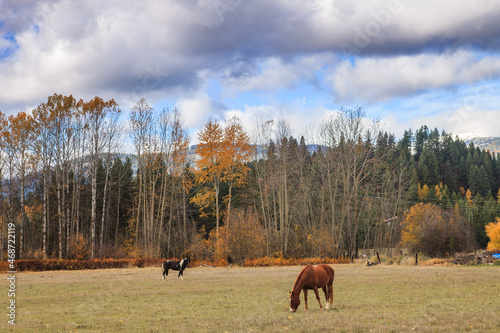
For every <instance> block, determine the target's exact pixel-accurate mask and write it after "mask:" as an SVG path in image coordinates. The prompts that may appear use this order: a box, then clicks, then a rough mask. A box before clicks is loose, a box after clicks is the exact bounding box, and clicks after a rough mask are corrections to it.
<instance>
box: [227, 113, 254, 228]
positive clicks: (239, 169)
mask: <svg viewBox="0 0 500 333" xmlns="http://www.w3.org/2000/svg"><path fill="white" fill-rule="evenodd" d="M221 148H222V156H221V161H222V164H223V167H224V169H223V181H224V182H225V183H227V184H228V186H229V193H228V195H227V214H226V216H227V224H228V225H227V226H226V227H227V228H229V218H230V215H231V200H232V196H233V187H239V186H242V185H244V184H245V183H246V178H247V174H248V172H249V170H250V168H249V167H248V166H247V165H246V162H249V161H250V159H251V158H252V156H253V148H252V146H251V145H250V138H249V137H248V134H247V133H246V131H245V130H244V128H243V125H242V124H241V122H240V119H239V118H237V117H232V118H231V119H229V121H228V122H227V124H226V126H225V128H224V140H223V143H222V147H221Z"/></svg>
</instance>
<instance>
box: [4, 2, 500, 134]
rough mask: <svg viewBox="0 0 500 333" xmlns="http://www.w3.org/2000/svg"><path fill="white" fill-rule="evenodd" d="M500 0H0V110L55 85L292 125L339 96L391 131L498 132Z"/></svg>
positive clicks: (316, 120) (308, 121)
mask: <svg viewBox="0 0 500 333" xmlns="http://www.w3.org/2000/svg"><path fill="white" fill-rule="evenodd" d="M499 17H500V1H493V0H485V1H473V0H441V1H436V0H432V1H430V0H422V1H403V0H396V1H392V0H391V1H380V0H371V1H351V0H317V1H304V0H274V1H271V0H253V1H243V0H183V1H173V0H148V1H132V0H120V1H118V0H114V1H109V0H96V1H94V0H90V1H88V0H71V1H70V0H61V1H29V0H0V111H2V112H3V113H4V114H7V115H10V114H16V113H18V112H20V111H27V112H30V111H31V110H32V109H34V108H35V107H36V106H37V105H38V104H40V103H42V102H45V101H46V100H47V97H48V96H50V95H52V94H54V93H58V94H64V95H69V94H72V95H73V96H74V97H76V98H77V99H80V98H82V99H84V100H90V99H92V98H93V97H94V96H99V97H102V98H104V99H111V98H113V99H115V101H116V102H117V103H118V104H119V105H120V107H121V109H122V111H124V112H123V117H124V118H127V113H128V112H129V111H130V109H131V108H132V107H133V106H134V104H135V103H136V102H137V101H138V100H139V99H140V98H142V97H144V98H146V100H147V101H148V103H149V104H150V105H152V106H153V107H154V108H158V109H162V108H164V107H169V108H173V107H177V108H178V109H180V111H181V112H182V115H183V119H184V124H185V126H186V127H187V128H188V129H189V130H190V132H191V136H192V137H195V136H196V133H197V132H198V131H199V130H200V129H201V128H203V126H204V125H205V124H206V122H207V121H208V120H209V119H215V120H218V121H221V122H223V121H225V120H227V119H228V118H230V117H232V116H238V117H239V118H240V119H241V120H242V122H243V123H244V124H245V126H246V128H247V130H248V131H249V132H251V131H252V128H255V125H256V124H257V123H259V122H263V121H266V120H269V119H274V120H275V121H277V120H279V119H286V121H287V123H288V124H289V126H290V128H291V130H292V134H293V135H294V136H295V137H300V136H301V135H306V136H307V133H309V132H311V131H314V130H311V129H314V128H317V125H318V124H320V123H321V122H322V121H324V120H325V119H328V117H331V116H332V114H334V113H335V112H336V111H337V110H339V109H340V108H341V107H344V108H355V107H357V106H361V107H363V109H364V111H365V114H366V117H367V118H369V119H376V120H379V121H380V123H381V125H382V127H383V128H384V129H386V130H387V131H390V132H392V133H394V134H395V135H396V137H397V138H400V137H401V136H402V134H403V132H404V131H405V130H408V129H412V130H415V129H418V128H419V127H420V126H422V125H427V126H428V127H429V128H435V127H436V128H438V129H439V130H440V131H441V130H444V131H446V132H448V133H452V134H454V135H455V134H460V135H465V134H471V135H477V136H500V98H499V97H498V96H497V95H498V94H497V92H498V91H500V89H499V88H500V53H499V49H500V20H499V19H498V18H499Z"/></svg>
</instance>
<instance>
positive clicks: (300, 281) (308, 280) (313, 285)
mask: <svg viewBox="0 0 500 333" xmlns="http://www.w3.org/2000/svg"><path fill="white" fill-rule="evenodd" d="M334 276H335V272H334V271H333V268H331V267H330V266H328V265H318V266H316V267H313V266H311V265H307V266H306V267H304V268H303V269H302V270H301V271H300V273H299V275H298V276H297V279H296V280H295V284H294V285H293V291H290V311H291V312H295V311H297V308H298V307H299V304H300V298H299V295H300V291H301V290H304V301H305V303H306V310H307V290H308V289H312V290H314V293H315V294H316V299H317V300H318V303H319V308H320V309H321V310H323V306H322V305H321V301H320V299H319V294H318V288H322V289H323V292H324V293H325V297H326V308H327V309H329V308H330V306H331V305H333V278H334Z"/></svg>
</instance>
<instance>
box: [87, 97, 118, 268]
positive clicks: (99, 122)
mask: <svg viewBox="0 0 500 333" xmlns="http://www.w3.org/2000/svg"><path fill="white" fill-rule="evenodd" d="M82 111H83V114H84V115H85V120H86V126H87V128H88V134H89V139H88V144H89V149H88V153H89V156H90V164H91V168H90V169H91V170H90V177H91V182H92V185H91V186H92V208H91V209H92V212H91V224H90V232H91V240H90V248H91V250H90V256H91V258H94V257H95V255H96V251H95V249H96V245H97V239H96V236H97V235H96V232H97V229H96V226H97V170H98V167H99V164H100V160H101V158H102V157H103V156H104V153H105V151H106V148H107V146H108V144H109V143H108V141H109V136H110V134H111V133H112V132H113V128H112V127H113V126H114V125H115V121H114V119H116V117H117V115H118V114H119V113H120V112H121V110H120V108H119V107H118V104H117V103H116V102H115V101H114V100H113V99H111V100H109V101H104V100H103V99H102V98H100V97H95V98H94V99H92V100H90V101H88V102H85V103H83V105H82ZM115 139H117V138H115Z"/></svg>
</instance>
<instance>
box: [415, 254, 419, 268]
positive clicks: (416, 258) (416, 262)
mask: <svg viewBox="0 0 500 333" xmlns="http://www.w3.org/2000/svg"><path fill="white" fill-rule="evenodd" d="M416 265H418V253H415V266H416Z"/></svg>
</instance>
